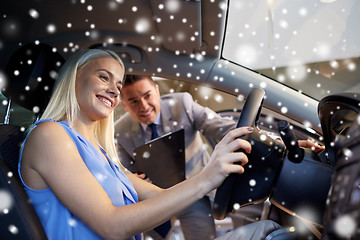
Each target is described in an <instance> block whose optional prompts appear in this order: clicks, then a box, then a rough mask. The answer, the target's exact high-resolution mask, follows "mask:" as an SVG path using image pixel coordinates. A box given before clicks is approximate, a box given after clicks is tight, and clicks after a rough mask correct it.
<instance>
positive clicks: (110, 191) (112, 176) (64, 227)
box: [18, 119, 142, 240]
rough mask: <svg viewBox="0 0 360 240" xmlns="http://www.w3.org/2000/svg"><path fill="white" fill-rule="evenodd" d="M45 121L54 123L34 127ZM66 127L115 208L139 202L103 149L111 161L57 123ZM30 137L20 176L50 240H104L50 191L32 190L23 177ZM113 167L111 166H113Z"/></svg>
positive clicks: (64, 123)
mask: <svg viewBox="0 0 360 240" xmlns="http://www.w3.org/2000/svg"><path fill="white" fill-rule="evenodd" d="M43 121H53V122H56V121H54V120H51V119H45V120H40V121H37V122H35V124H34V127H35V126H36V125H38V124H39V123H41V122H43ZM56 123H58V124H59V125H60V126H62V127H63V128H64V129H65V131H66V132H67V133H68V134H69V136H70V137H71V139H72V140H73V141H74V143H75V144H76V147H77V149H78V151H79V153H80V156H81V158H82V159H83V161H84V163H85V164H86V166H87V167H88V169H89V171H90V172H91V173H92V175H93V176H94V177H95V178H96V180H97V181H98V182H99V183H100V184H101V186H102V188H103V189H104V190H105V191H106V193H107V195H108V196H109V198H110V199H111V201H112V202H113V204H114V205H115V206H124V205H128V204H132V203H136V202H138V197H137V193H136V192H135V189H134V186H133V185H132V183H131V182H130V180H129V179H128V178H127V177H126V176H125V174H124V173H123V172H122V171H120V169H119V168H118V166H116V165H115V164H114V163H113V162H112V161H111V159H110V158H109V157H108V155H107V154H106V152H105V150H103V149H102V148H101V147H100V149H101V151H102V152H103V154H104V155H105V156H106V158H107V159H108V161H106V160H105V159H104V157H103V156H102V154H101V153H100V152H99V151H97V150H96V148H95V147H94V146H93V145H92V144H91V143H90V142H89V141H88V140H86V139H85V138H84V137H83V136H81V135H80V134H79V133H78V132H76V131H75V130H73V129H71V128H70V125H69V123H68V122H65V121H63V122H56ZM28 136H29V134H28V135H27V136H26V138H25V140H24V143H23V145H22V147H21V150H20V161H19V165H18V172H19V175H20V179H21V182H22V184H23V187H24V189H25V192H26V193H27V195H28V197H29V198H30V200H31V202H32V204H33V206H34V208H35V211H36V213H37V214H38V216H39V218H40V221H41V223H42V225H43V227H44V229H45V232H46V235H47V236H48V238H49V239H50V240H67V239H69V240H79V239H84V240H93V239H101V237H100V236H99V235H98V234H97V233H95V232H94V231H92V230H91V229H90V228H89V227H88V226H87V225H85V224H84V223H83V222H82V221H81V220H80V219H78V218H77V217H76V216H74V215H73V214H72V213H71V212H69V210H68V209H67V208H66V207H65V206H64V205H63V204H62V203H61V202H60V201H59V200H58V199H57V197H56V196H55V194H54V193H53V192H52V191H51V189H50V188H46V189H43V190H35V189H31V188H29V187H28V186H27V185H26V184H25V183H24V181H23V179H22V177H21V173H20V172H21V171H20V166H21V160H22V155H23V150H24V145H25V143H26V140H27V138H28ZM109 163H110V165H109ZM129 239H132V240H134V239H136V240H140V239H142V234H138V235H136V236H133V237H131V238H129Z"/></svg>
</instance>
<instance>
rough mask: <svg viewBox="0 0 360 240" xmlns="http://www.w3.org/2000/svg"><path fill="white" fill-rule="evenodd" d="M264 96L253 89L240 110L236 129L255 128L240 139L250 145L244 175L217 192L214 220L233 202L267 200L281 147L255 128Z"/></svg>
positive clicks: (228, 180)
mask: <svg viewBox="0 0 360 240" xmlns="http://www.w3.org/2000/svg"><path fill="white" fill-rule="evenodd" d="M264 95H265V92H264V90H263V89H261V88H253V89H252V90H251V91H250V93H249V96H248V98H247V100H246V102H245V105H244V107H243V109H242V111H241V115H240V118H239V120H238V123H237V127H243V126H253V127H254V128H255V129H254V132H253V133H251V134H249V135H246V136H243V137H241V138H242V139H245V140H248V141H249V142H250V143H251V144H252V151H251V153H250V154H248V158H249V163H248V164H247V165H245V166H244V168H245V172H244V173H243V174H235V173H233V174H230V175H229V176H228V177H227V178H226V179H225V180H224V182H223V183H222V184H221V185H220V187H219V188H218V189H217V191H216V195H215V199H214V205H213V209H212V212H213V216H214V218H215V219H218V220H221V219H224V218H225V217H226V215H227V214H228V213H229V212H230V211H231V210H232V209H233V205H234V204H235V203H237V204H239V205H240V206H245V205H249V204H255V203H257V202H262V201H264V200H265V199H267V198H268V196H269V194H270V191H271V188H272V183H273V182H274V180H275V178H276V176H277V173H278V171H279V169H280V168H281V166H282V162H283V159H284V154H285V151H284V146H283V145H282V144H279V143H278V142H277V141H275V140H273V139H271V138H269V137H267V136H265V135H264V134H261V133H260V132H259V131H258V130H257V129H256V123H257V121H258V120H259V116H260V112H261V108H262V104H263V100H264ZM240 151H241V150H240Z"/></svg>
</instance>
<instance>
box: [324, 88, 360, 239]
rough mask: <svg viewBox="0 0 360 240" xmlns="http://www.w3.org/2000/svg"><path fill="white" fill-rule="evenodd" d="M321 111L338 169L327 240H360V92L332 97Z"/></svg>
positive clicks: (327, 220)
mask: <svg viewBox="0 0 360 240" xmlns="http://www.w3.org/2000/svg"><path fill="white" fill-rule="evenodd" d="M318 111H319V116H320V121H321V125H322V129H323V133H324V137H325V136H326V138H325V139H324V140H325V143H326V145H327V155H328V158H329V161H330V162H331V163H332V164H333V165H335V169H336V171H335V173H334V175H333V178H332V187H331V191H330V193H329V197H328V201H327V202H328V204H327V209H326V213H325V219H324V222H325V224H324V225H325V226H324V228H325V230H324V237H323V239H324V240H333V239H344V240H345V239H348V240H355V239H360V225H359V222H360V210H359V206H360V157H359V156H360V92H346V93H339V94H333V95H329V96H327V97H325V98H323V99H322V100H321V101H320V103H319V107H318Z"/></svg>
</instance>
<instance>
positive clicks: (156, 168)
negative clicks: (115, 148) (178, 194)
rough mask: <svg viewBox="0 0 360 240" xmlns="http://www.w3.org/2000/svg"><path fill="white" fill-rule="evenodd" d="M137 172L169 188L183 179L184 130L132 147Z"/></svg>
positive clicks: (162, 186) (160, 185)
mask: <svg viewBox="0 0 360 240" xmlns="http://www.w3.org/2000/svg"><path fill="white" fill-rule="evenodd" d="M134 154H135V159H134V160H135V165H136V168H137V171H138V172H143V173H145V174H146V175H147V176H148V177H149V178H150V180H151V181H152V183H153V184H155V185H157V186H159V187H161V188H169V187H171V186H173V185H175V184H177V183H179V182H181V181H184V180H185V130H184V129H180V130H178V131H176V132H171V133H168V134H165V135H163V136H161V137H159V138H156V139H154V140H151V141H149V142H147V143H145V144H144V145H141V146H139V147H136V148H135V149H134Z"/></svg>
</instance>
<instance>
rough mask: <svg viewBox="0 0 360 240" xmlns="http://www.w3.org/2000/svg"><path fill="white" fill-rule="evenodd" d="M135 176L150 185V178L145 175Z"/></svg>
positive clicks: (138, 174) (137, 174) (136, 174)
mask: <svg viewBox="0 0 360 240" xmlns="http://www.w3.org/2000/svg"><path fill="white" fill-rule="evenodd" d="M134 175H135V176H137V177H138V178H140V179H142V180H144V181H147V182H149V183H151V181H150V178H149V177H148V176H146V174H145V173H134Z"/></svg>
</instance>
